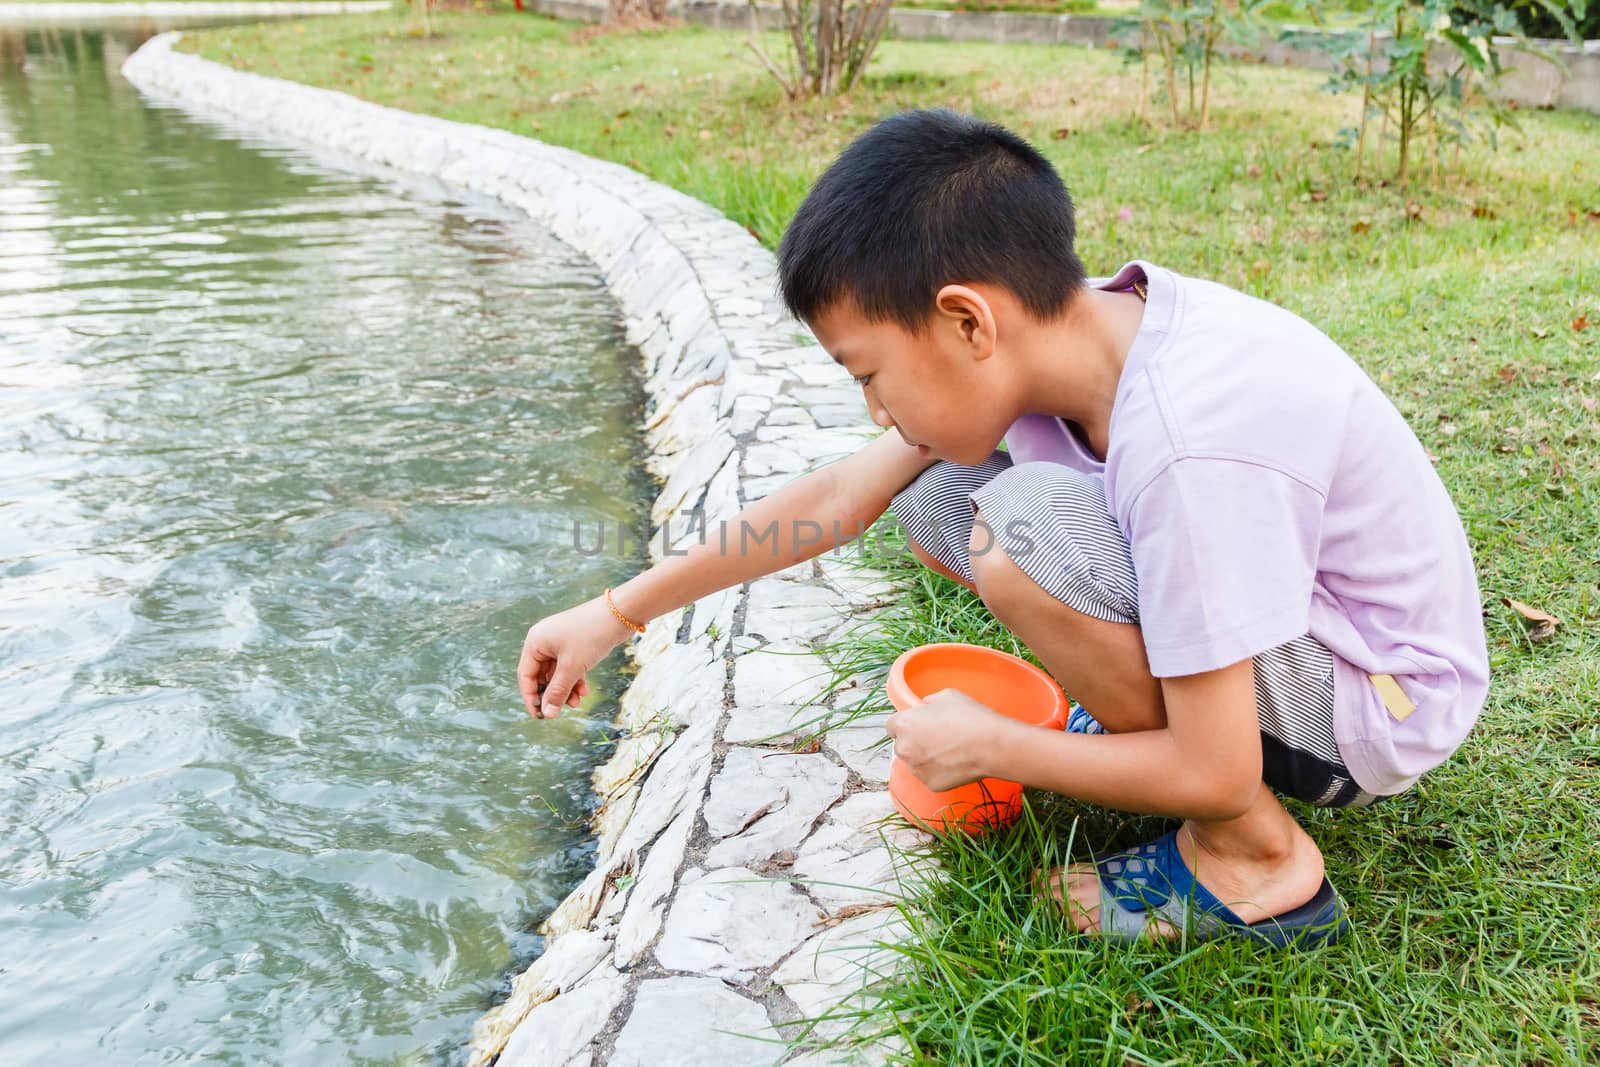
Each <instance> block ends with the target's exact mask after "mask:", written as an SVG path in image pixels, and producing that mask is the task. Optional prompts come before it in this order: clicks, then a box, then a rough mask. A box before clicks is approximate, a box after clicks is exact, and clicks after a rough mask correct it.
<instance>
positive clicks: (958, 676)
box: [885, 644, 1068, 834]
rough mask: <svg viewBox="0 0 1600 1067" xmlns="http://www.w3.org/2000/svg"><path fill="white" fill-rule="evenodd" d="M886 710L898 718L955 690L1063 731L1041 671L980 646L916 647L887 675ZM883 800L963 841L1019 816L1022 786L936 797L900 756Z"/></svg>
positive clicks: (989, 783) (1055, 695) (1056, 691)
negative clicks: (890, 707)
mask: <svg viewBox="0 0 1600 1067" xmlns="http://www.w3.org/2000/svg"><path fill="white" fill-rule="evenodd" d="M885 689H886V690H887V691H888V694H889V701H890V703H892V704H894V706H895V707H896V708H897V709H899V710H901V711H904V710H905V709H906V708H911V707H916V706H917V705H918V704H921V703H923V702H924V701H925V700H927V698H928V697H930V696H932V695H933V694H935V693H937V692H939V690H941V689H959V690H961V691H962V692H963V693H965V694H967V695H968V696H970V697H971V698H972V699H974V700H977V701H979V702H980V703H982V704H985V705H987V706H988V707H991V708H993V709H994V710H995V711H997V712H999V713H1000V714H1002V715H1006V716H1008V717H1010V718H1013V719H1016V720H1017V721H1019V722H1025V723H1027V724H1028V725H1029V726H1038V727H1041V728H1043V729H1049V730H1062V729H1065V728H1066V725H1067V707H1068V705H1067V698H1066V694H1064V693H1062V691H1061V687H1060V686H1059V685H1057V684H1056V683H1055V679H1053V678H1051V677H1050V676H1049V675H1048V674H1046V673H1045V672H1044V671H1041V670H1040V669H1039V668H1037V667H1035V666H1033V664H1031V663H1028V662H1026V661H1025V660H1021V659H1018V658H1017V657H1016V656H1012V655H1008V654H1007V653H1005V652H997V651H996V650H994V649H992V648H983V647H981V646H979V645H963V644H940V645H919V646H918V647H916V648H911V649H907V650H906V651H905V652H902V653H901V654H900V658H899V659H897V660H895V661H894V666H892V667H890V668H889V680H888V682H887V684H886V685H885ZM889 796H890V797H891V798H892V799H893V800H894V806H895V808H896V809H898V810H899V812H900V814H901V815H904V816H905V817H906V818H907V819H909V820H911V822H913V823H918V824H926V825H928V826H930V827H931V828H933V829H935V830H938V829H941V828H942V829H945V830H949V829H952V828H955V827H960V828H961V829H964V830H965V831H966V832H967V833H973V834H975V833H982V832H983V831H984V830H986V829H988V828H989V827H991V826H1008V825H1010V824H1011V822H1012V821H1013V820H1014V819H1016V817H1017V816H1018V815H1019V814H1020V813H1021V811H1022V786H1020V785H1018V784H1017V783H1016V782H1011V781H1007V780H1006V779H1004V778H983V779H980V780H979V781H976V782H973V783H971V784H969V785H963V786H957V787H956V788H955V789H946V790H943V791H935V790H932V789H929V788H928V787H927V786H925V785H923V784H922V783H921V782H920V781H918V780H917V777H916V775H914V774H912V773H911V769H910V768H909V767H907V766H906V764H905V762H904V761H903V760H901V759H900V758H899V757H898V756H897V757H895V758H894V759H892V760H890V761H889Z"/></svg>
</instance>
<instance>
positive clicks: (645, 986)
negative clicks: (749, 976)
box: [608, 978, 784, 1067]
mask: <svg viewBox="0 0 1600 1067" xmlns="http://www.w3.org/2000/svg"><path fill="white" fill-rule="evenodd" d="M783 1051H784V1046H783V1044H782V1043H781V1042H780V1041H779V1040H778V1032H777V1031H776V1030H775V1029H773V1026H772V1024H771V1022H769V1021H768V1019H767V1011H766V1009H765V1008H763V1007H762V1006H761V1005H760V1004H758V1003H756V1002H755V1001H753V1000H750V999H748V998H746V997H742V996H740V995H739V994H738V993H735V992H734V991H733V990H731V989H729V988H728V987H727V986H726V985H725V984H723V983H722V982H720V981H718V980H717V979H715V978H655V979H651V980H649V981H646V982H641V983H640V984H639V991H638V994H637V995H636V996H635V998H634V1001H633V1011H632V1013H631V1014H630V1015H629V1016H628V1021H627V1023H626V1024H624V1025H623V1027H622V1032H621V1033H619V1034H618V1035H617V1044H616V1048H615V1050H614V1051H613V1052H612V1055H611V1059H610V1060H609V1061H608V1062H609V1064H610V1067H705V1065H708V1064H716V1065H719V1067H737V1065H743V1064H749V1065H752V1067H754V1065H756V1064H771V1063H776V1062H777V1060H778V1059H779V1058H780V1056H781V1055H782V1054H783Z"/></svg>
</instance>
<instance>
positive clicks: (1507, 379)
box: [1496, 364, 1517, 385]
mask: <svg viewBox="0 0 1600 1067" xmlns="http://www.w3.org/2000/svg"><path fill="white" fill-rule="evenodd" d="M1496 376H1497V377H1498V378H1499V379H1500V381H1501V382H1502V383H1504V384H1506V385H1510V384H1511V383H1512V382H1514V381H1516V380H1517V368H1515V367H1513V366H1510V365H1509V364H1508V365H1506V366H1504V367H1501V368H1500V369H1499V371H1497V372H1496Z"/></svg>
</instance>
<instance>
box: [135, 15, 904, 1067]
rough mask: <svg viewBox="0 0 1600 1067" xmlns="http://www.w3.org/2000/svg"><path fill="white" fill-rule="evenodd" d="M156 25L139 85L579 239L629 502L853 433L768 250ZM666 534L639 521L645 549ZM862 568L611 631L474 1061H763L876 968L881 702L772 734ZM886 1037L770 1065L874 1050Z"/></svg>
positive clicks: (506, 141)
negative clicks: (619, 396)
mask: <svg viewBox="0 0 1600 1067" xmlns="http://www.w3.org/2000/svg"><path fill="white" fill-rule="evenodd" d="M172 37H173V35H168V36H164V37H160V38H156V39H154V40H152V41H151V42H150V43H148V44H147V45H145V46H144V47H143V48H142V49H140V51H139V52H137V53H136V54H135V55H134V56H132V57H131V58H130V59H129V60H128V62H127V64H126V66H125V68H124V72H125V73H126V75H127V76H128V77H129V78H130V79H131V80H132V81H134V82H135V84H137V85H139V86H140V87H141V88H142V89H144V90H145V91H146V92H148V93H151V94H152V95H155V96H158V97H165V98H168V99H175V100H176V101H178V102H180V103H182V104H183V105H185V106H186V107H189V108H192V109H194V110H198V111H201V112H204V113H211V114H221V115H228V116H232V117H234V118H237V119H241V120H244V121H247V122H249V123H250V124H251V125H253V126H255V127H258V128H260V129H262V130H264V131H268V132H271V133H273V134H275V135H277V136H280V137H283V138H286V139H289V140H292V141H298V142H302V143H307V144H310V145H313V146H317V147H320V148H324V149H334V150H337V151H338V152H340V153H341V154H342V155H343V156H345V157H346V158H352V159H354V160H359V161H364V162H365V163H366V164H370V165H374V166H378V167H382V168H397V169H400V170H404V171H408V172H412V173H422V174H428V175H432V176H435V177H438V178H439V179H441V180H443V181H445V182H447V183H450V184H452V185H455V186H459V187H462V188H465V189H469V190H472V191H475V192H480V193H487V194H489V195H492V196H496V197H498V198H500V199H501V200H503V201H505V202H507V203H510V204H512V205H515V206H517V207H519V208H522V209H523V210H525V211H526V212H527V213H528V214H529V215H530V216H532V217H533V218H534V219H535V220H537V221H538V222H540V223H542V224H543V225H545V226H547V227H548V228H550V229H551V230H552V231H554V232H555V234H556V235H557V236H558V237H560V238H562V239H563V240H565V241H566V242H568V243H569V244H571V245H573V246H574V247H576V248H578V249H579V250H581V251H583V252H584V253H586V254H587V255H588V256H590V258H592V259H593V260H594V262H595V263H596V264H597V265H598V266H599V268H600V270H601V271H602V273H603V275H604V277H605V279H606V284H607V286H608V287H609V289H610V291H611V293H612V294H613V295H614V296H615V298H616V299H617V301H618V304H619V305H620V307H621V308H622V311H623V313H624V316H625V318H626V321H627V328H628V336H629V340H630V341H631V342H632V343H634V344H636V345H638V347H639V351H640V353H641V356H642V358H643V372H644V374H645V378H646V389H647V392H648V396H649V397H650V404H649V409H648V412H647V416H646V425H645V434H646V441H647V445H648V449H649V460H648V462H649V465H650V467H651V468H652V470H654V471H655V472H656V473H657V474H659V475H660V476H661V477H663V478H664V479H665V486H664V488H663V489H662V491H661V493H660V495H659V496H658V497H657V499H656V500H655V502H654V504H653V507H652V511H651V518H652V522H653V523H654V524H655V525H656V526H657V527H658V530H659V529H660V528H662V527H664V528H665V530H666V531H667V534H668V538H670V539H675V540H676V541H677V542H678V544H679V545H682V544H684V543H687V542H688V540H690V539H692V538H694V537H697V536H698V533H697V531H695V530H693V529H691V528H690V524H689V515H690V514H691V513H693V512H701V513H703V514H704V515H705V516H707V519H708V528H709V529H710V530H713V531H714V530H716V528H717V527H716V523H717V521H718V520H719V519H723V518H729V517H732V516H733V515H734V514H735V513H737V512H738V511H739V510H740V509H741V508H742V507H743V506H745V505H746V504H748V503H750V502H751V501H753V500H755V499H757V498H759V497H761V496H763V495H765V494H766V493H768V492H770V491H771V490H772V489H774V488H776V487H778V486H780V485H782V484H785V483H786V482H788V481H790V480H792V479H793V478H794V477H796V476H797V475H799V474H801V473H802V472H804V471H806V470H808V469H811V468H813V467H815V466H818V465H820V464H822V463H825V462H827V461H828V460H830V459H832V458H835V457H839V456H843V455H845V454H847V453H848V452H851V451H853V450H855V449H856V448H858V447H859V446H860V445H861V444H862V443H864V441H865V440H866V439H867V437H868V436H869V435H870V434H869V432H868V431H870V424H868V422H867V419H866V415H865V411H864V408H863V406H862V403H861V398H860V394H859V391H858V390H857V389H855V387H854V386H853V385H852V384H851V383H850V381H849V379H848V377H847V376H846V374H845V372H844V371H843V370H842V369H841V368H839V367H838V366H837V365H836V364H834V363H833V362H832V360H830V359H829V358H828V357H827V355H826V354H825V353H824V352H822V350H821V349H820V348H818V347H816V346H815V345H814V344H811V343H810V339H809V338H808V337H805V336H804V335H801V334H797V332H796V328H795V325H794V323H793V322H792V321H791V320H789V319H788V318H787V317H786V315H785V314H784V312H783V309H782V307H781V305H780V303H779V302H778V300H777V298H776V296H775V284H774V282H775V263H774V260H773V257H772V255H771V254H770V253H769V252H767V251H766V250H765V249H763V248H762V247H761V246H760V245H759V244H758V243H757V242H756V241H755V240H754V239H753V238H752V237H751V236H750V235H749V234H748V233H747V232H746V231H745V230H744V229H743V228H742V227H740V226H738V225H736V224H734V223H732V222H730V221H728V220H727V219H726V218H724V217H723V216H722V215H721V214H719V213H718V212H717V211H715V210H713V209H712V208H709V207H707V206H706V205H704V204H702V203H700V202H698V201H696V200H693V199H691V198H689V197H686V196H683V195H682V194H680V193H677V192H675V191H673V190H671V189H668V188H666V187H664V186H661V185H658V184H656V183H654V182H651V181H649V180H648V179H646V178H644V177H642V176H641V175H639V174H637V173H635V172H634V171H631V170H628V169H627V168H624V167H619V166H616V165H613V164H609V163H603V162H601V161H598V160H595V159H591V158H588V157H586V156H582V155H579V154H577V153H574V152H570V151H567V150H564V149H560V148H555V147H552V146H549V145H544V144H541V143H539V142H536V141H532V140H529V139H527V138H522V137H517V136H515V135H512V134H509V133H505V132H503V131H497V130H489V129H485V128H482V127H476V126H469V125H464V124H460V123H452V122H446V121H443V120H440V119H434V118H430V117H426V116H420V115H413V114H409V113H406V112H401V111H395V110H391V109H388V108H383V107H379V106H377V105H373V104H368V103H364V102H362V101H359V100H355V99H353V98H351V97H348V96H345V95H343V94H340V93H333V92H328V91H326V90H321V89H314V88H310V87H306V86H301V85H294V84H290V83H287V82H282V81H278V80H276V79H271V78H264V77H261V76H259V75H253V74H245V73H240V72H236V71H233V70H230V69H228V68H225V67H222V66H219V65H217V64H214V63H210V62H207V61H205V60H201V59H198V58H196V57H193V56H188V55H182V54H179V53H176V52H173V51H172V50H171V44H172ZM735 536H736V532H735ZM668 538H663V537H662V536H661V535H660V533H659V532H658V534H657V536H655V537H653V538H652V541H651V551H652V553H653V554H654V555H656V556H657V557H659V556H660V555H662V553H663V551H664V547H665V546H664V543H663V542H664V540H666V539H668ZM844 551H845V552H848V551H849V549H848V548H847V549H845V550H844ZM888 592H889V590H888V588H887V586H886V585H885V584H884V583H883V581H882V580H881V578H878V577H876V576H874V575H872V574H870V573H867V572H864V571H861V570H859V569H857V568H856V567H855V566H853V565H852V564H851V563H847V562H845V561H844V560H842V559H841V558H840V557H839V556H837V555H833V556H825V557H819V558H818V559H816V560H812V561H808V562H807V563H805V564H803V565H800V566H797V567H794V568H792V569H790V570H789V571H786V572H783V573H779V574H775V575H772V576H769V577H767V578H763V579H761V580H759V581H755V582H752V583H749V584H748V585H746V586H744V587H739V588H734V589H729V590H724V591H723V592H721V593H718V594H716V595H713V596H710V597H707V598H705V599H704V600H702V601H700V602H698V603H696V604H694V605H690V606H689V607H687V608H685V609H683V610H681V611H678V612H674V613H672V614H670V615H667V616H663V617H661V618H658V619H656V620H654V621H653V622H652V623H651V624H650V626H649V627H648V630H647V632H646V634H645V635H644V636H643V637H642V638H640V639H638V640H637V642H636V643H635V644H634V645H633V647H632V649H631V651H632V654H633V655H634V657H635V659H636V661H637V663H638V665H639V673H638V675H637V677H636V678H635V680H634V682H633V683H632V685H631V686H630V687H629V688H628V690H627V691H626V693H624V695H623V696H622V699H621V710H620V720H619V721H620V724H621V725H622V727H623V728H624V730H625V736H624V737H623V738H622V740H620V742H619V743H618V745H617V747H616V749H615V752H614V754H613V756H612V758H611V759H610V761H609V762H607V763H606V765H605V766H604V767H602V768H601V769H600V770H599V771H598V772H597V773H596V776H595V788H596V791H597V793H598V795H599V796H600V797H601V798H602V799H603V807H602V809H601V811H600V814H599V816H598V817H597V821H596V830H597V834H598V837H599V845H598V856H597V866H596V867H595V869H594V870H593V872H592V873H591V874H590V875H589V876H588V877H587V878H586V879H585V880H584V881H583V883H582V884H581V885H579V886H578V888H577V889H575V890H574V891H573V892H572V894H571V895H570V896H568V897H567V899H566V900H565V901H564V902H563V903H562V904H561V905H560V906H559V907H558V908H557V909H556V910H555V912H554V913H553V914H552V915H551V916H550V917H549V919H548V920H547V921H546V923H545V924H544V926H543V928H542V931H543V932H544V933H545V934H546V936H547V938H548V944H547V949H546V951H545V953H544V955H543V956H541V957H540V958H539V959H538V960H537V961H536V962H535V963H534V964H533V966H532V967H531V968H530V969H529V970H528V971H527V972H526V973H524V974H523V975H522V976H520V977H519V979H518V980H517V982H516V984H515V988H514V991H513V993H512V995H511V997H510V999H509V1000H508V1001H507V1002H506V1003H505V1004H503V1005H502V1006H501V1007H499V1008H498V1009H496V1010H495V1011H494V1012H492V1013H491V1014H490V1015H488V1016H486V1017H485V1018H484V1019H483V1020H482V1021H481V1023H480V1025H479V1026H478V1028H477V1030H476V1032H475V1034H474V1039H473V1048H472V1051H473V1056H474V1063H486V1062H488V1061H489V1060H490V1059H491V1058H492V1057H494V1056H496V1055H498V1057H499V1059H498V1063H499V1064H500V1065H501V1067H535V1065H537V1067H546V1065H549V1067H563V1065H574V1067H576V1065H590V1064H649V1065H650V1067H673V1065H677V1064H696V1065H699V1064H707V1063H714V1064H717V1065H718V1067H741V1065H746V1064H748V1065H758V1064H759V1065H766V1064H772V1063H775V1062H778V1061H779V1060H780V1059H782V1058H783V1057H784V1056H785V1055H786V1048H785V1045H784V1044H783V1041H784V1039H787V1038H788V1037H790V1036H791V1035H795V1034H796V1033H797V1031H798V1028H797V1027H796V1025H795V1021H796V1020H797V1019H800V1018H801V1017H810V1018H816V1017H817V1016H820V1015H822V1014H823V1013H825V1012H827V1011H829V1010H830V1009H834V1008H837V1007H839V1006H841V1005H845V1006H846V1007H848V1006H849V1005H850V1003H851V1002H852V1000H853V998H855V996H856V994H857V991H858V990H859V989H860V988H861V986H862V983H863V981H864V980H866V979H868V978H869V977H870V976H871V975H872V974H873V973H874V972H875V971H878V970H881V969H883V968H885V967H887V966H889V965H890V964H891V962H892V959H893V956H892V953H890V952H888V951H887V950H886V949H884V948H882V947H881V944H882V943H886V942H892V941H894V940H895V939H897V938H898V937H899V936H900V935H901V933H902V931H901V929H900V927H899V920H898V912H897V911H896V910H895V909H894V908H893V907H892V905H891V904H890V901H891V900H892V898H893V896H894V894H896V893H898V892H902V891H903V890H904V888H905V885H904V884H902V883H901V881H900V875H901V874H902V873H904V872H897V871H896V870H895V867H894V863H893V860H892V855H893V853H892V852H891V848H890V846H891V845H893V846H896V847H899V848H906V847H912V846H914V845H916V844H917V843H918V842H919V840H920V835H919V834H918V833H917V831H914V830H912V829H911V828H910V827H909V826H907V825H906V824H905V823H904V822H901V821H899V820H898V819H897V818H895V817H894V816H893V814H892V805H891V804H890V801H889V798H888V794H887V792H886V791H885V781H886V779H887V773H888V754H887V752H886V750H884V749H883V748H882V747H881V744H880V743H881V741H882V739H883V730H882V722H881V719H879V720H871V721H856V722H852V723H850V724H849V725H848V726H844V727H837V728H834V729H831V730H830V731H828V733H827V735H826V737H825V738H823V739H822V741H821V742H820V744H819V745H818V746H816V747H815V749H814V750H797V746H796V745H795V744H794V743H793V742H794V741H795V740H796V739H798V738H801V737H804V736H807V735H809V734H811V733H812V732H814V730H815V724H814V723H813V722H812V721H811V720H814V719H815V718H816V717H817V716H819V715H821V714H823V713H824V712H825V711H827V710H828V709H830V708H832V707H833V706H834V705H835V702H836V701H839V700H843V701H845V702H847V703H848V702H850V700H851V698H852V696H853V694H852V693H851V692H850V691H849V690H845V691H844V692H843V693H842V694H831V695H828V696H827V698H826V699H822V700H820V705H821V706H809V707H808V705H815V704H816V703H818V702H819V698H821V697H823V696H824V691H825V689H826V679H827V672H826V669H825V666H824V664H823V662H822V661H821V659H820V658H819V657H818V655H817V654H816V652H815V651H814V645H815V644H816V643H817V642H818V641H821V640H824V639H826V638H827V637H828V635H830V634H834V633H836V632H837V631H838V628H839V627H840V626H841V625H847V624H848V620H850V619H852V618H859V617H860V616H861V615H862V614H864V613H870V611H871V610H872V608H873V606H874V605H875V604H876V603H879V602H880V598H882V597H884V596H885V595H887V594H888ZM855 692H856V693H857V694H858V693H859V692H860V691H859V690H856V691H855ZM846 1025H847V1022H845V1021H840V1020H833V1021H829V1022H824V1023H823V1024H821V1025H819V1026H818V1027H817V1029H816V1031H815V1033H816V1034H817V1035H821V1036H826V1035H832V1034H837V1033H838V1032H839V1031H841V1030H842V1029H844V1028H845V1026H846ZM888 1050H889V1046H887V1045H880V1046H878V1047H876V1048H874V1049H871V1050H866V1051H863V1052H862V1053H860V1055H859V1056H857V1057H854V1058H845V1057H843V1056H841V1055H840V1054H837V1053H819V1052H806V1051H804V1050H802V1051H800V1052H797V1053H796V1054H795V1055H794V1056H792V1057H791V1058H789V1059H788V1060H787V1061H786V1062H787V1063H790V1064H796V1065H813V1064H821V1063H834V1062H853V1061H854V1062H869V1063H871V1062H881V1061H882V1059H883V1058H884V1055H885V1054H886V1052H887V1051H888Z"/></svg>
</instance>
